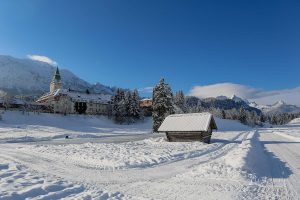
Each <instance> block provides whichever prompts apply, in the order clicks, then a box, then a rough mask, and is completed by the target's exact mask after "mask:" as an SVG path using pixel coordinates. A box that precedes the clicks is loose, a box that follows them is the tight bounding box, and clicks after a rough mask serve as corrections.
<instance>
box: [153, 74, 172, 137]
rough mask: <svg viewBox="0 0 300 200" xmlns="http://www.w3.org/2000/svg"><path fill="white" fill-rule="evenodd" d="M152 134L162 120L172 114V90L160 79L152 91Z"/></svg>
mask: <svg viewBox="0 0 300 200" xmlns="http://www.w3.org/2000/svg"><path fill="white" fill-rule="evenodd" d="M152 99H153V105H152V107H153V112H152V118H153V132H157V130H158V128H159V127H160V125H161V123H162V122H163V120H164V119H165V118H166V117H167V116H168V115H170V114H173V113H174V107H173V95H172V90H171V88H170V86H169V85H168V84H166V83H165V80H164V79H163V78H162V79H161V80H160V81H159V83H158V84H157V85H156V86H155V87H154V89H153V98H152Z"/></svg>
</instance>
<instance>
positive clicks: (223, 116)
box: [221, 109, 226, 119]
mask: <svg viewBox="0 0 300 200" xmlns="http://www.w3.org/2000/svg"><path fill="white" fill-rule="evenodd" d="M221 115H222V119H226V113H225V110H224V109H222V111H221Z"/></svg>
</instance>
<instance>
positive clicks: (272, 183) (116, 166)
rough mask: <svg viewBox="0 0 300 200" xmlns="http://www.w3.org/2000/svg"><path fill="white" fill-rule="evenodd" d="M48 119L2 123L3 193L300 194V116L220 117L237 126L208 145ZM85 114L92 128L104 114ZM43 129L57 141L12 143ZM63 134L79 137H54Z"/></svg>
mask: <svg viewBox="0 0 300 200" xmlns="http://www.w3.org/2000/svg"><path fill="white" fill-rule="evenodd" d="M10 115H11V116H10V117H11V118H12V119H13V117H14V116H15V113H10ZM8 117H9V116H8ZM31 117H32V118H37V116H35V115H33V116H31ZM44 117H45V118H44V121H42V122H35V121H34V120H32V119H31V118H30V121H31V124H32V125H33V126H28V125H26V120H27V119H26V118H25V117H24V118H22V117H20V118H18V119H19V121H20V122H22V125H21V126H20V125H18V123H19V122H15V124H13V126H12V124H10V122H9V121H7V123H4V124H0V125H2V127H0V138H2V139H3V141H4V142H3V143H2V144H0V199H26V198H27V199H60V198H66V199H76V198H77V199H93V198H96V199H199V198H201V197H203V198H205V199H224V200H225V199H299V194H300V182H299V180H300V143H299V138H300V137H299V133H300V120H294V121H293V123H291V124H289V125H287V126H279V127H275V128H267V129H258V130H249V131H248V130H246V131H238V130H240V129H239V128H241V127H242V125H241V124H237V122H233V121H230V120H226V121H223V120H220V119H218V125H220V126H219V127H221V129H223V128H225V127H226V129H227V130H230V128H231V127H232V129H235V128H237V129H236V131H228V132H217V133H214V134H213V138H212V144H203V143H199V142H191V143H169V142H166V141H165V140H164V139H163V137H162V136H155V137H157V138H149V137H150V136H151V135H147V134H146V135H141V134H136V133H147V130H148V128H147V127H145V126H144V125H143V128H142V131H139V128H138V127H137V126H136V127H131V128H130V129H126V130H125V131H124V134H126V136H125V135H119V134H120V133H122V126H116V127H108V125H107V127H106V129H107V130H109V132H105V133H104V134H102V133H101V132H102V131H103V130H104V129H102V128H101V127H100V125H99V126H98V127H97V129H93V130H91V132H90V133H85V132H82V133H81V131H82V130H81V131H79V133H78V132H75V133H72V130H71V129H63V127H59V128H53V127H51V124H52V123H54V122H51V120H50V119H52V118H54V119H55V120H56V121H57V120H58V119H56V118H59V120H65V121H68V124H69V125H70V124H72V123H74V122H73V120H77V121H78V119H76V116H73V117H68V118H63V117H60V116H54V115H53V116H52V115H51V116H50V115H49V116H48V115H45V116H44ZM6 119H7V120H8V119H9V118H6ZM42 119H43V118H42ZM48 119H49V120H50V121H49V122H48ZM86 120H87V121H86V122H85V123H86V125H85V128H84V129H85V130H89V128H88V127H89V126H90V125H91V124H93V126H94V124H97V123H98V120H99V119H94V118H88V119H86ZM39 123H43V125H45V126H41V125H39ZM55 123H56V122H55ZM85 123H84V124H85ZM101 123H102V124H105V123H104V122H101ZM224 125H226V126H224ZM110 126H111V125H110ZM222 126H223V127H222ZM74 129H75V128H74ZM135 130H136V131H137V132H136V133H135V132H134V131H135ZM224 130H225V129H224ZM57 131H59V132H57ZM44 132H45V135H47V134H48V135H47V137H48V136H49V138H51V139H52V141H38V142H36V143H33V142H31V143H6V142H7V140H6V139H7V138H12V140H15V139H17V140H18V139H20V141H21V142H24V140H23V138H22V137H23V136H26V135H31V136H32V137H33V138H34V139H37V140H39V139H42V138H43V137H44V135H43V134H44ZM65 134H72V135H73V136H74V138H76V137H77V138H76V139H71V140H64V139H55V138H56V137H59V138H62V137H63V136H64V135H65ZM83 136H84V137H85V136H92V137H94V138H83V139H80V137H83ZM145 138H146V139H145ZM53 139H54V140H53ZM128 140H130V142H128ZM14 142H16V141H14Z"/></svg>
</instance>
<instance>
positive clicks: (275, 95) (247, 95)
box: [189, 83, 300, 106]
mask: <svg viewBox="0 0 300 200" xmlns="http://www.w3.org/2000/svg"><path fill="white" fill-rule="evenodd" d="M189 95H191V96H196V97H199V98H207V97H217V96H221V95H224V96H227V97H231V96H233V95H236V96H239V97H241V98H244V99H248V100H250V101H255V102H256V103H259V104H264V105H267V104H273V103H275V102H276V101H279V100H283V101H285V102H286V103H289V104H294V105H298V106H300V86H299V87H296V88H292V89H284V90H269V91H266V90H262V89H257V88H253V87H250V86H246V85H241V84H234V83H218V84H213V85H206V86H195V87H193V88H192V89H191V90H190V92H189Z"/></svg>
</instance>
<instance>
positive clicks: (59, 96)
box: [37, 68, 111, 115]
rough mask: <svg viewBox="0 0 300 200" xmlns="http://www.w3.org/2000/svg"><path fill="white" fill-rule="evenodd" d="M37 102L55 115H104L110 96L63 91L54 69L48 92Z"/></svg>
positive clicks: (107, 110)
mask: <svg viewBox="0 0 300 200" xmlns="http://www.w3.org/2000/svg"><path fill="white" fill-rule="evenodd" d="M37 102H38V103H43V104H47V105H51V106H52V107H53V112H55V113H63V114H74V113H78V114H91V115H100V114H101V115H106V114H108V112H109V109H110V102H111V95H105V94H91V93H90V92H89V91H88V90H86V91H85V92H81V91H75V90H71V89H63V85H62V81H61V76H60V73H59V70H58V68H56V71H55V74H54V76H53V79H52V81H51V83H50V92H48V93H46V94H44V95H43V96H41V97H40V98H39V99H38V100H37Z"/></svg>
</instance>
